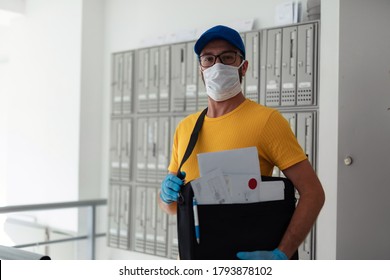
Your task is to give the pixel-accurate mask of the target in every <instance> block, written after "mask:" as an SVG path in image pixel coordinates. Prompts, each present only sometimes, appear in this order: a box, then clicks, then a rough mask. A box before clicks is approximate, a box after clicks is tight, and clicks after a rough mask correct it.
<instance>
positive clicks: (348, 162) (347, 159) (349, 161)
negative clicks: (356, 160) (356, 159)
mask: <svg viewBox="0 0 390 280" xmlns="http://www.w3.org/2000/svg"><path fill="white" fill-rule="evenodd" d="M344 164H345V165H347V166H349V165H351V164H352V158H351V157H350V156H348V157H346V158H345V159H344Z"/></svg>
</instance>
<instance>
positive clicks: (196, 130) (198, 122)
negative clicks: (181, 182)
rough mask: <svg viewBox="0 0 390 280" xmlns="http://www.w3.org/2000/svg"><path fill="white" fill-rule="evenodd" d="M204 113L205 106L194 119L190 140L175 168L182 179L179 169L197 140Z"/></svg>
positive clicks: (205, 111) (205, 110)
mask: <svg viewBox="0 0 390 280" xmlns="http://www.w3.org/2000/svg"><path fill="white" fill-rule="evenodd" d="M206 113H207V107H206V108H205V109H204V110H203V111H202V113H200V115H199V117H198V119H197V120H196V123H195V126H194V129H193V130H192V133H191V137H190V141H189V142H188V146H187V149H186V151H185V153H184V156H183V159H182V160H181V163H180V165H179V169H178V170H177V177H179V178H180V179H184V178H182V176H181V172H180V169H181V168H182V166H183V164H184V163H185V162H186V161H187V159H188V158H189V157H190V155H191V153H192V151H193V149H194V147H195V145H196V141H197V140H198V136H199V131H200V129H201V128H202V125H203V121H204V117H205V116H206Z"/></svg>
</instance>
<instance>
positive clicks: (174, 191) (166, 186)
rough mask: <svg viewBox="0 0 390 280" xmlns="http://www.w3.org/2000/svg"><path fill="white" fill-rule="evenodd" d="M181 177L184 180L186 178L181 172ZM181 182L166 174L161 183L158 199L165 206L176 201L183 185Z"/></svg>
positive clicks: (175, 177)
mask: <svg viewBox="0 0 390 280" xmlns="http://www.w3.org/2000/svg"><path fill="white" fill-rule="evenodd" d="M181 175H182V177H183V180H184V178H185V177H186V173H185V172H183V171H182V172H181ZM183 180H181V179H180V178H179V177H177V176H176V175H173V174H168V175H167V176H166V177H165V179H164V181H163V182H162V183H161V192H160V197H161V199H162V201H164V202H165V203H167V204H170V203H172V202H174V201H177V199H178V197H179V191H180V188H181V186H182V185H183Z"/></svg>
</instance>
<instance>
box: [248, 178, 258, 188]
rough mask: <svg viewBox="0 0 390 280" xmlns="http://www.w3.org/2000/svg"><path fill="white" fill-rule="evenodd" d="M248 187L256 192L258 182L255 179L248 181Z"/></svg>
mask: <svg viewBox="0 0 390 280" xmlns="http://www.w3.org/2000/svg"><path fill="white" fill-rule="evenodd" d="M248 187H249V188H250V189H251V190H254V189H256V187H257V180H256V179H255V178H252V179H250V180H249V181H248Z"/></svg>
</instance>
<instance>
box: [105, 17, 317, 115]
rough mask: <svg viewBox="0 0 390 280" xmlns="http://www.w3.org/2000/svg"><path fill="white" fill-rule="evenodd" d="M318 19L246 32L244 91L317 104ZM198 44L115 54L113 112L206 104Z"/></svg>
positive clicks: (265, 100)
mask: <svg viewBox="0 0 390 280" xmlns="http://www.w3.org/2000/svg"><path fill="white" fill-rule="evenodd" d="M317 28H318V27H317V23H316V22H314V23H309V24H302V25H294V26H287V27H283V28H275V29H265V30H261V31H252V32H246V33H242V38H243V40H244V42H245V45H246V46H245V47H246V59H247V60H248V62H249V68H248V70H247V73H246V75H245V77H244V78H243V83H242V86H243V92H244V94H245V95H246V96H247V97H248V98H250V99H252V100H254V101H255V102H260V103H262V104H264V105H266V106H272V107H278V106H282V107H283V106H312V105H316V87H317V85H316V73H317V71H316V69H317V51H316V50H317V36H318V35H317V33H318V31H317ZM194 44H195V42H185V43H178V44H173V45H164V46H156V47H151V48H144V49H139V50H132V51H128V52H120V53H115V54H114V55H113V65H112V68H113V71H112V114H113V115H127V114H131V113H132V112H135V113H154V112H192V111H197V110H200V109H202V108H204V107H206V106H207V94H206V91H205V88H204V84H203V81H202V79H201V77H200V70H199V62H198V57H197V55H196V54H195V53H194V50H193V48H194Z"/></svg>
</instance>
